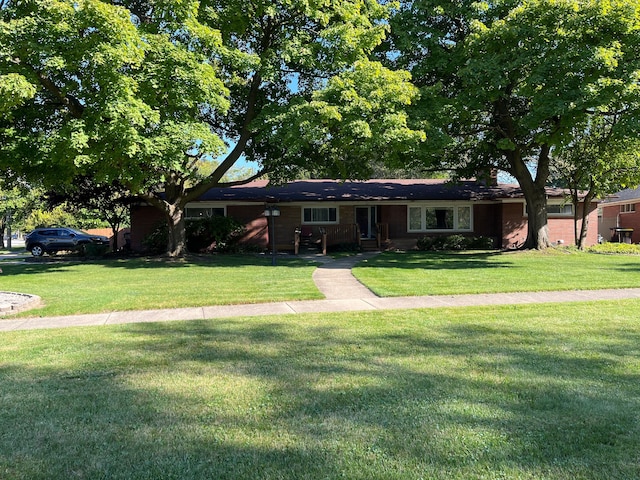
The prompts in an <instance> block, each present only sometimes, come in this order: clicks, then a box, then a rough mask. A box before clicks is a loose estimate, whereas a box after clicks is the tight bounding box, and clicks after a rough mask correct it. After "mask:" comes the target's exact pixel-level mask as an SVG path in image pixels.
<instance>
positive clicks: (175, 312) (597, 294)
mask: <svg viewBox="0 0 640 480" xmlns="http://www.w3.org/2000/svg"><path fill="white" fill-rule="evenodd" d="M372 255H373V254H360V255H356V256H352V257H346V258H342V259H338V260H332V259H328V258H326V257H313V259H314V260H317V261H321V262H323V264H322V265H321V266H320V267H319V268H317V269H316V271H315V272H314V274H313V280H314V281H315V282H316V285H317V286H318V289H319V290H320V291H321V292H322V293H323V294H324V295H325V297H326V299H325V300H307V301H291V302H275V303H260V304H251V305H222V306H210V307H188V308H176V309H166V310H145V311H128V312H111V313H101V314H93V315H72V316H65V317H45V318H38V317H34V318H20V319H11V318H10V317H9V318H7V319H0V332H2V331H13V330H30V329H42V328H64V327H80V326H95V325H115V324H124V323H140V322H163V321H175V320H202V319H209V318H228V317H251V316H260V315H285V314H299V313H315V312H346V311H358V310H360V311H367V310H369V311H373V310H396V309H412V308H442V307H470V306H481V305H523V304H532V303H559V302H586V301H593V300H618V299H626V298H640V288H628V289H616V290H572V291H563V292H527V293H495V294H478V295H428V296H422V297H387V298H380V297H377V296H376V295H374V294H373V293H372V292H371V291H370V290H368V289H367V288H365V287H364V286H363V285H362V284H360V283H359V282H358V281H357V280H356V279H355V278H354V277H353V275H352V274H351V267H352V266H353V265H354V264H355V263H357V262H360V261H361V260H366V259H368V258H370V257H371V256H372Z"/></svg>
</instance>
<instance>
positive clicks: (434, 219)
mask: <svg viewBox="0 0 640 480" xmlns="http://www.w3.org/2000/svg"><path fill="white" fill-rule="evenodd" d="M407 223H408V231H409V232H427V231H428V232H432V231H471V230H473V216H472V210H471V205H446V206H445V205H443V206H439V205H436V206H431V205H415V206H410V207H409V209H408V220H407Z"/></svg>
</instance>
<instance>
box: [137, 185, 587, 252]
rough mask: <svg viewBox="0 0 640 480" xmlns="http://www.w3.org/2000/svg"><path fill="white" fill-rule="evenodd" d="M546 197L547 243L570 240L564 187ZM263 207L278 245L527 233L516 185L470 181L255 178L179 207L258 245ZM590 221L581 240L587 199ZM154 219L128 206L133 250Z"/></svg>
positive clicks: (516, 239)
mask: <svg viewBox="0 0 640 480" xmlns="http://www.w3.org/2000/svg"><path fill="white" fill-rule="evenodd" d="M547 195H548V204H549V205H550V206H551V205H553V206H554V207H553V208H551V207H550V211H551V213H550V214H549V235H550V240H551V241H552V242H560V243H566V244H571V243H572V242H573V239H574V233H573V232H574V222H573V210H572V206H571V204H568V206H567V203H566V200H565V199H566V195H565V192H564V191H562V190H560V189H553V188H549V189H547ZM267 205H276V206H277V207H278V209H279V212H280V215H279V216H278V217H277V219H276V221H275V239H276V244H277V247H278V249H279V250H292V249H293V246H294V238H295V232H296V230H297V231H304V233H305V234H307V235H310V236H312V237H313V238H316V239H317V238H319V236H320V234H321V233H323V232H324V233H326V232H327V231H336V232H337V231H340V232H342V233H341V235H343V236H344V235H347V233H345V232H348V231H352V232H357V233H356V235H357V236H358V237H359V239H362V240H373V239H376V237H379V236H380V235H382V233H383V232H384V236H385V237H386V238H385V241H387V246H389V247H396V248H402V249H410V248H412V247H414V246H415V245H416V242H417V241H418V239H420V238H421V237H424V236H437V235H451V234H461V235H465V236H483V237H489V238H491V239H493V242H494V246H495V247H496V248H509V247H513V246H516V245H519V244H521V243H522V242H524V240H525V239H526V237H527V214H526V208H525V202H524V197H523V195H522V192H521V190H520V189H519V187H518V186H516V185H485V184H482V183H478V182H475V181H465V182H459V183H448V182H447V181H444V180H431V179H417V180H416V179H413V180H369V181H364V182H340V181H334V180H300V181H295V182H290V183H288V184H286V185H283V186H277V187H272V186H268V185H267V182H266V181H257V182H252V183H250V184H247V185H244V186H237V187H231V188H217V189H211V190H210V191H209V192H207V193H206V194H205V195H203V196H202V197H201V198H200V200H199V201H197V202H193V203H190V204H189V205H187V210H186V214H187V218H197V217H199V216H203V215H213V214H220V215H226V216H229V217H233V218H235V219H237V220H239V221H240V222H242V223H243V224H245V226H246V233H245V236H244V238H243V239H242V241H243V242H245V243H248V244H254V245H257V246H258V247H259V248H265V249H266V248H267V247H268V246H269V244H270V243H269V242H270V241H269V228H268V223H267V218H266V217H265V216H264V211H265V207H266V206H267ZM590 218H591V225H593V227H592V228H590V229H589V232H588V236H587V245H590V244H594V243H596V242H597V233H598V232H597V230H596V228H595V226H596V225H597V211H596V205H595V204H594V206H593V207H592V211H591V212H590ZM161 221H162V215H161V213H160V212H159V211H158V210H156V209H154V208H152V207H150V206H147V205H137V206H134V207H133V208H132V211H131V245H132V247H133V249H135V250H141V249H142V246H143V240H144V238H145V237H146V236H147V235H148V234H149V233H150V232H151V231H152V229H153V228H154V226H155V225H157V224H158V223H159V222H161ZM351 227H352V229H351V230H349V228H351ZM381 229H382V230H381ZM343 239H344V238H343ZM335 241H336V242H337V241H338V240H335Z"/></svg>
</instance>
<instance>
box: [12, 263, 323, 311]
mask: <svg viewBox="0 0 640 480" xmlns="http://www.w3.org/2000/svg"><path fill="white" fill-rule="evenodd" d="M314 269H315V266H314V265H313V264H311V263H309V262H305V261H302V260H296V259H279V264H278V266H277V267H272V266H271V260H270V258H266V257H258V256H251V255H246V256H234V255H229V256H227V255H220V256H214V257H202V258H199V257H192V258H190V259H189V260H175V261H171V260H167V259H126V260H105V261H97V262H73V261H69V262H65V261H55V262H52V263H49V262H28V263H18V264H7V263H3V264H2V270H3V273H2V275H0V290H4V291H13V292H21V293H30V294H34V295H38V296H40V297H41V298H42V299H43V301H44V303H45V307H44V308H42V309H39V310H31V311H29V312H26V314H27V315H34V314H38V315H42V316H45V315H70V314H79V313H99V312H108V311H118V310H144V309H155V308H174V307H193V306H203V305H224V304H236V303H258V302H272V301H283V300H293V299H319V298H323V296H322V294H321V293H320V292H319V291H318V289H317V288H316V286H315V284H314V283H313V280H312V279H311V275H312V274H313V271H314Z"/></svg>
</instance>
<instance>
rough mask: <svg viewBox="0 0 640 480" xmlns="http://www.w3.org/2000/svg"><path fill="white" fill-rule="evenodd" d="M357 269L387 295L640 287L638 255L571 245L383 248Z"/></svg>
mask: <svg viewBox="0 0 640 480" xmlns="http://www.w3.org/2000/svg"><path fill="white" fill-rule="evenodd" d="M353 274H354V275H355V276H356V278H358V279H359V280H360V281H361V282H362V283H364V284H365V285H367V286H368V287H369V288H370V289H371V290H373V291H374V292H375V293H376V294H378V295H380V296H383V297H390V296H415V295H451V294H462V293H498V292H527V291H544V290H583V289H586V290H590V289H600V288H625V287H640V257H639V256H633V255H598V254H593V253H585V252H577V251H571V250H555V249H549V250H547V251H543V252H539V251H527V252H473V251H469V252H407V253H396V252H393V253H385V254H382V255H379V256H377V257H374V258H372V259H370V260H368V261H366V262H362V263H360V264H359V265H358V267H357V268H355V269H354V270H353Z"/></svg>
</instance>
